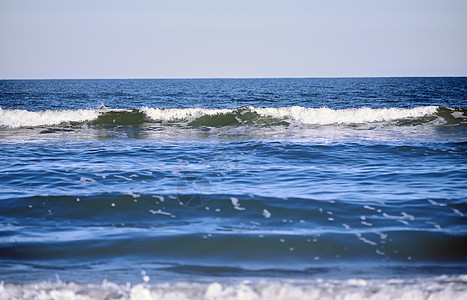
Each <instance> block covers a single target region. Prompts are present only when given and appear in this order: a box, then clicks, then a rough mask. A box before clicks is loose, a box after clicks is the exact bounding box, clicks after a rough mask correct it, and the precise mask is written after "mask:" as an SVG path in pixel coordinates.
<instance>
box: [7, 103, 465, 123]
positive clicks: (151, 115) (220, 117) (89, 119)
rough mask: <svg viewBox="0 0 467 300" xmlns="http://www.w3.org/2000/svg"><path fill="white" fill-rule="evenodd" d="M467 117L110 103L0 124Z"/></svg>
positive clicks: (450, 111)
mask: <svg viewBox="0 0 467 300" xmlns="http://www.w3.org/2000/svg"><path fill="white" fill-rule="evenodd" d="M435 120H437V121H439V122H438V123H459V124H461V123H466V122H467V111H466V110H464V109H461V108H447V107H438V106H420V107H415V108H396V107H393V108H347V109H337V110H336V109H330V108H326V107H324V108H306V107H301V106H292V107H279V108H260V107H251V106H242V107H238V108H234V109H206V108H151V107H141V108H135V109H111V108H107V107H100V108H94V109H78V110H44V111H27V110H20V109H2V108H0V127H4V128H19V127H38V126H51V125H60V124H72V125H73V124H83V123H84V124H90V125H114V124H115V125H135V124H143V123H154V122H156V123H162V124H167V125H168V124H179V125H189V126H227V125H260V126H267V125H288V124H291V123H297V124H302V125H332V124H336V125H337V124H340V125H346V124H365V123H377V122H392V121H408V123H407V122H405V123H404V122H401V125H405V124H408V125H411V124H418V123H420V122H421V123H426V122H432V121H435Z"/></svg>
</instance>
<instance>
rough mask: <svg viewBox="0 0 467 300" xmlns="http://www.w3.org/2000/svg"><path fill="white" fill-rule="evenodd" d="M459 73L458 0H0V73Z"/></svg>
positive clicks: (461, 33)
mask: <svg viewBox="0 0 467 300" xmlns="http://www.w3.org/2000/svg"><path fill="white" fill-rule="evenodd" d="M466 75H467V1H466V0H332V1H331V0H283V1H278V0H196V1H194V0H165V1H162V0H132V1H130V0H125V1H124V0H67V1H63V0H41V1H38V0H0V79H25V78H30V79H35V78H231V77H234V78H244V77H247V78H252V77H374V76H466Z"/></svg>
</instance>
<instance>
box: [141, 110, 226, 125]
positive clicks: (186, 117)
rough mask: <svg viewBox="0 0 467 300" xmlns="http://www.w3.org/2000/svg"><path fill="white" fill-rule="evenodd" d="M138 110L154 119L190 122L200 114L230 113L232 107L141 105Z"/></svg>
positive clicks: (200, 115)
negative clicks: (159, 106) (153, 106)
mask: <svg viewBox="0 0 467 300" xmlns="http://www.w3.org/2000/svg"><path fill="white" fill-rule="evenodd" d="M139 111H141V112H143V113H145V114H146V115H147V116H148V117H149V118H151V119H153V120H155V121H162V122H175V121H188V122H191V121H193V120H196V119H198V118H200V117H202V116H215V115H218V114H227V113H232V112H233V111H234V110H233V109H207V108H152V107H142V108H140V109H139Z"/></svg>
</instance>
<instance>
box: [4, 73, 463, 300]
mask: <svg viewBox="0 0 467 300" xmlns="http://www.w3.org/2000/svg"><path fill="white" fill-rule="evenodd" d="M466 95H467V78H347V79H345V78H343V79H330V78H328V79H186V80H182V79H178V80H13V81H8V80H2V81H0V282H1V283H0V298H2V299H22V298H24V299H63V298H64V299H113V298H123V299H130V298H133V299H203V298H204V299H271V298H277V299H340V298H342V299H344V298H345V299H358V298H374V299H395V298H407V299H428V298H429V299H466V297H467V296H466V294H467V223H466V213H467V202H466V200H467V196H466V195H467V172H466V171H467V110H466V109H467V96H466Z"/></svg>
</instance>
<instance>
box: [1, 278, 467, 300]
mask: <svg viewBox="0 0 467 300" xmlns="http://www.w3.org/2000/svg"><path fill="white" fill-rule="evenodd" d="M466 280H467V278H466V276H465V275H460V276H439V277H435V278H418V279H412V280H407V279H386V280H378V279H373V280H364V279H344V280H322V279H316V280H296V281H294V280H284V281H282V282H278V281H274V280H273V281H271V280H267V281H266V280H258V281H253V282H251V281H242V282H233V283H222V282H212V283H196V282H179V283H175V284H157V285H152V284H147V283H144V284H136V285H131V284H129V283H128V284H125V285H121V284H115V283H111V282H107V281H104V282H103V283H102V284H79V283H74V282H69V283H63V282H61V281H59V282H57V283H50V282H42V283H35V284H25V285H19V284H6V283H3V282H2V283H0V298H2V299H83V300H84V299H117V298H118V299H138V300H140V299H148V300H150V299H206V300H215V299H255V300H260V299H412V300H416V299H451V300H456V299H466V298H465V291H466V288H465V284H466V282H467V281H466ZM148 281H149V279H148Z"/></svg>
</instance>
